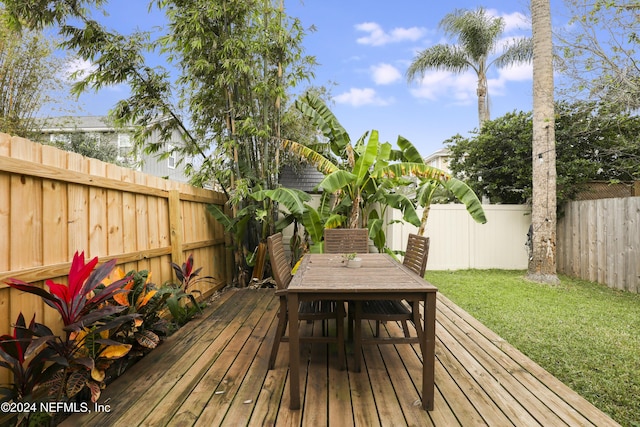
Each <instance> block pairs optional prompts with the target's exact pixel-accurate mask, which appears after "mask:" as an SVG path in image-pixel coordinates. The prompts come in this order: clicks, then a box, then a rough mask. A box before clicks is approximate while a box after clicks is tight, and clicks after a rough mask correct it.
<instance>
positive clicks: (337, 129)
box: [295, 93, 350, 152]
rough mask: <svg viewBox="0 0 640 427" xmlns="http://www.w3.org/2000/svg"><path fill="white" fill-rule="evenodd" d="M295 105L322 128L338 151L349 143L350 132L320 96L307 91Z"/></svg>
mask: <svg viewBox="0 0 640 427" xmlns="http://www.w3.org/2000/svg"><path fill="white" fill-rule="evenodd" d="M295 106H296V108H297V109H298V110H299V111H300V112H301V113H302V115H303V116H305V117H307V118H309V119H310V120H311V122H312V123H313V124H314V125H316V126H317V127H318V128H319V129H320V131H321V132H322V134H323V135H324V136H325V137H327V138H328V139H329V141H330V143H331V144H332V145H334V149H337V151H338V152H339V151H342V150H343V149H344V147H346V146H347V144H349V142H350V138H349V134H348V133H347V131H346V130H345V129H344V128H343V127H342V125H341V124H340V122H339V121H338V119H337V118H336V116H335V115H334V114H333V113H332V112H331V110H329V108H328V107H327V106H326V105H325V103H324V102H323V101H322V100H321V99H320V98H318V97H317V96H315V95H313V94H311V93H307V94H305V95H304V96H302V97H300V98H298V99H297V100H296V102H295Z"/></svg>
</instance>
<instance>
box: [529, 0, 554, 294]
mask: <svg viewBox="0 0 640 427" xmlns="http://www.w3.org/2000/svg"><path fill="white" fill-rule="evenodd" d="M531 22H532V28H533V203H532V205H533V206H532V214H531V221H532V230H533V239H532V242H533V250H532V254H531V257H530V259H529V269H528V277H529V278H531V279H533V280H535V281H539V282H545V283H556V282H558V277H557V276H556V151H555V129H554V127H555V121H554V107H553V57H552V50H553V42H552V35H551V5H550V0H532V1H531Z"/></svg>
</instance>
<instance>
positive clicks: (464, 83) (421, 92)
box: [411, 64, 533, 105]
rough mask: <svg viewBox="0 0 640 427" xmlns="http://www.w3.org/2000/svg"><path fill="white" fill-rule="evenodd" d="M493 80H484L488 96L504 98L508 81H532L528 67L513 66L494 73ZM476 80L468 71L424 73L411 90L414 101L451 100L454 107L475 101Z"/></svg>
mask: <svg viewBox="0 0 640 427" xmlns="http://www.w3.org/2000/svg"><path fill="white" fill-rule="evenodd" d="M497 73H498V75H497V77H495V78H490V79H488V82H487V84H488V85H489V96H490V97H492V96H504V95H506V93H507V92H506V87H507V84H508V83H509V82H523V81H527V80H531V79H532V78H533V71H532V66H531V64H522V65H514V66H511V67H507V68H500V69H498V70H497ZM477 85H478V77H477V76H476V74H475V73H474V72H472V71H469V72H466V73H463V74H454V73H451V72H449V71H430V72H427V73H425V75H424V77H423V78H422V79H421V80H420V81H419V83H418V86H417V87H415V88H413V89H411V94H412V95H413V96H414V97H416V98H423V99H427V100H430V101H436V100H439V99H452V98H453V99H454V100H455V103H456V104H461V105H467V104H471V103H474V102H476V101H477V94H476V89H477Z"/></svg>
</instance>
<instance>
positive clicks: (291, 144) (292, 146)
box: [282, 139, 338, 175]
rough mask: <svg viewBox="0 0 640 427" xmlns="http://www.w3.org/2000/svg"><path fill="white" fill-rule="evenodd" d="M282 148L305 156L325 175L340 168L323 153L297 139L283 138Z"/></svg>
mask: <svg viewBox="0 0 640 427" xmlns="http://www.w3.org/2000/svg"><path fill="white" fill-rule="evenodd" d="M282 148H284V149H285V150H287V151H290V152H292V153H294V154H297V155H298V156H300V157H302V158H304V159H305V160H307V161H308V162H309V163H311V164H312V165H314V166H315V167H316V168H317V169H318V170H319V171H320V172H322V173H323V174H325V175H328V174H330V173H331V172H334V171H336V170H338V167H337V166H336V165H335V164H333V163H332V162H331V161H330V160H329V159H327V158H326V157H324V156H323V155H322V154H320V153H318V152H317V151H314V150H312V149H311V148H309V147H305V146H304V145H302V144H299V143H297V142H295V141H290V140H288V139H284V140H282Z"/></svg>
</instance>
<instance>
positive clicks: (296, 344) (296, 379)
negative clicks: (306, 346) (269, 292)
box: [287, 292, 300, 409]
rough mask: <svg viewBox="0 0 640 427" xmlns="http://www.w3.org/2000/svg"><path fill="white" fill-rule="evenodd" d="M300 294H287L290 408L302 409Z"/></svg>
mask: <svg viewBox="0 0 640 427" xmlns="http://www.w3.org/2000/svg"><path fill="white" fill-rule="evenodd" d="M298 306H299V303H298V294H296V293H295V292H290V293H289V294H288V295H287V311H288V312H289V313H288V314H289V408H291V409H300V335H299V333H300V331H299V330H298V328H299V324H298Z"/></svg>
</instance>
